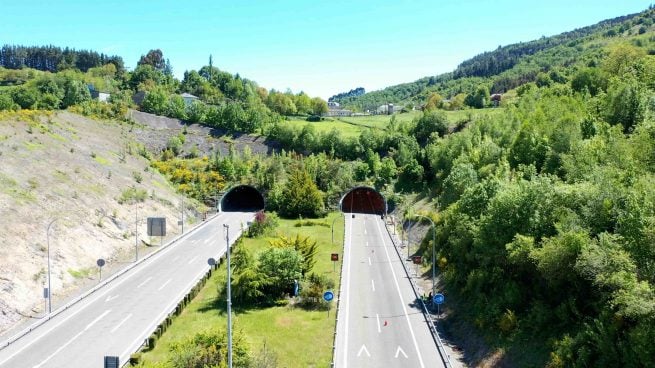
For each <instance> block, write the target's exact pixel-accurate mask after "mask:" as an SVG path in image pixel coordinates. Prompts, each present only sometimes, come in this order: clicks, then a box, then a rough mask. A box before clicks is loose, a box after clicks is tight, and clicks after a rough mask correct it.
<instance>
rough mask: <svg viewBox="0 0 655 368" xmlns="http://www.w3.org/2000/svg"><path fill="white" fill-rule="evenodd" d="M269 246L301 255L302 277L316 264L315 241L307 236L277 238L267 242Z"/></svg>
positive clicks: (297, 235) (316, 248)
mask: <svg viewBox="0 0 655 368" xmlns="http://www.w3.org/2000/svg"><path fill="white" fill-rule="evenodd" d="M269 244H270V245H271V246H273V247H276V248H285V247H290V248H293V249H295V250H297V251H298V252H299V253H300V255H302V259H303V261H302V271H301V272H302V275H303V276H305V275H306V274H307V273H308V272H310V271H311V270H312V268H314V265H315V264H316V259H314V257H315V256H316V252H318V245H317V243H316V240H312V239H311V238H310V237H309V236H306V237H301V236H300V234H296V236H295V237H286V236H284V235H281V236H279V237H278V238H277V239H273V240H271V241H269Z"/></svg>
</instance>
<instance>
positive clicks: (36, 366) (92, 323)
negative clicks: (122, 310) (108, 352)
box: [34, 310, 111, 368]
mask: <svg viewBox="0 0 655 368" xmlns="http://www.w3.org/2000/svg"><path fill="white" fill-rule="evenodd" d="M109 312H111V310H106V311H105V313H103V314H101V315H99V316H98V317H97V318H96V319H94V320H93V321H92V322H91V323H89V324H88V325H86V327H85V328H84V330H82V331H80V332H78V333H77V335H75V336H73V338H72V339H70V340H68V342H66V343H65V344H64V345H62V346H60V347H59V349H57V350H55V352H54V353H52V354H50V355H49V356H48V357H47V358H45V360H44V361H42V362H41V363H39V364H37V365H35V366H34V368H39V367H40V366H42V365H44V364H46V363H47V362H48V361H49V360H50V359H52V357H54V356H55V355H57V354H59V352H60V351H62V350H64V349H66V347H67V346H68V345H70V344H72V343H73V341H75V340H76V339H77V338H78V337H80V335H82V334H83V333H84V332H86V331H87V330H88V329H90V328H91V327H93V325H95V324H96V323H97V322H98V321H100V320H101V319H103V318H104V317H105V316H106V315H107V314H109Z"/></svg>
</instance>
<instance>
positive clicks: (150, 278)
mask: <svg viewBox="0 0 655 368" xmlns="http://www.w3.org/2000/svg"><path fill="white" fill-rule="evenodd" d="M150 280H152V277H148V278H147V279H146V280H145V281H144V282H142V283H140V284H139V285H137V287H136V288H137V289H138V288H140V287H141V286H143V285H145V284H147V283H148V281H150Z"/></svg>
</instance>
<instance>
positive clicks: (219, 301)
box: [141, 213, 344, 367]
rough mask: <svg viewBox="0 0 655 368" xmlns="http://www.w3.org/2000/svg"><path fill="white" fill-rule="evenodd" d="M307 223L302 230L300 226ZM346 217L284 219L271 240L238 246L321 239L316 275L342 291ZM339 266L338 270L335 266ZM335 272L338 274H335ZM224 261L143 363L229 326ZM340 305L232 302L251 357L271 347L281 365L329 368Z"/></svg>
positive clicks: (235, 321) (160, 358)
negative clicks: (213, 328) (313, 307)
mask: <svg viewBox="0 0 655 368" xmlns="http://www.w3.org/2000/svg"><path fill="white" fill-rule="evenodd" d="M333 222H334V244H332V224H333ZM299 224H302V225H303V226H298V225H299ZM343 232H344V226H343V216H342V215H341V214H340V213H331V214H329V215H328V216H327V217H326V218H323V219H315V220H303V221H299V220H283V219H281V220H280V222H279V225H278V226H277V227H276V228H275V229H274V230H273V231H272V233H271V234H269V235H268V236H263V237H260V238H254V239H251V238H245V237H244V239H243V242H242V243H241V244H240V245H239V246H242V247H247V249H248V250H249V251H250V252H251V253H252V254H256V253H258V252H260V251H261V250H263V249H265V248H266V247H268V242H269V240H272V239H275V238H277V236H278V235H284V236H287V237H289V236H295V235H296V234H301V235H302V236H310V237H311V238H312V239H313V240H316V241H317V244H318V252H317V254H316V264H315V265H314V268H313V272H315V273H318V274H321V275H326V276H328V277H330V278H332V279H333V280H334V281H335V283H336V287H335V289H334V290H333V291H334V293H335V296H336V295H337V294H338V290H339V281H340V280H339V274H340V268H341V259H342V257H341V254H342V249H343ZM331 253H338V254H339V262H337V264H336V265H335V264H333V262H332V261H331V260H330V255H331ZM335 266H336V267H335ZM335 269H336V271H334V270H335ZM225 280H226V268H225V263H223V264H222V265H221V267H220V268H219V269H218V270H217V272H214V273H213V274H212V277H211V278H210V279H209V280H208V281H207V283H206V284H205V286H204V287H203V288H202V290H201V291H200V292H199V293H198V295H197V296H196V297H195V298H194V299H193V301H192V302H191V303H190V304H189V305H188V306H187V307H186V308H185V309H184V311H183V312H182V313H181V314H180V315H179V316H178V317H176V318H175V319H174V320H173V324H172V325H171V326H170V327H169V328H168V329H167V330H166V332H165V333H164V334H163V335H162V337H161V338H159V340H158V341H157V344H156V345H155V348H154V349H152V350H151V351H148V352H144V353H143V355H142V358H141V360H142V361H143V362H144V363H145V366H148V365H150V364H152V363H157V362H167V361H168V360H169V358H170V355H169V354H170V347H171V346H172V344H175V343H176V342H178V341H182V340H184V339H186V338H188V337H191V336H193V335H194V334H196V333H197V332H201V331H203V330H206V329H207V328H208V327H211V326H220V327H222V328H225V326H226V325H227V313H226V301H225V299H224V298H223V297H221V296H220V290H221V289H222V288H224V287H225ZM335 302H336V300H335V301H334V302H332V303H331V309H330V311H329V316H328V312H327V311H325V310H320V311H319V310H306V309H303V308H300V307H296V306H293V303H290V301H289V300H288V299H282V300H280V301H278V302H277V303H276V304H275V305H272V306H267V307H245V308H244V307H243V306H239V305H237V304H236V303H233V304H232V307H233V309H232V313H233V315H232V322H233V328H234V331H238V332H239V333H242V334H243V336H244V337H245V339H246V341H247V342H248V345H249V348H250V349H249V350H250V351H251V352H252V353H257V352H259V351H261V350H262V349H263V347H264V346H266V349H267V350H268V351H272V352H274V353H275V354H276V355H277V362H278V366H279V367H326V366H329V365H330V362H331V361H332V343H333V338H334V327H335V323H336V319H335V317H336V316H335V315H336V313H335V311H336V305H335Z"/></svg>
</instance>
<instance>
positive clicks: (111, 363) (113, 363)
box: [105, 356, 121, 368]
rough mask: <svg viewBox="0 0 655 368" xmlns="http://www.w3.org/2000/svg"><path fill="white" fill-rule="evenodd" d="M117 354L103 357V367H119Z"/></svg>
mask: <svg viewBox="0 0 655 368" xmlns="http://www.w3.org/2000/svg"><path fill="white" fill-rule="evenodd" d="M120 367H121V366H120V364H119V362H118V357H117V356H106V357H105V368H120Z"/></svg>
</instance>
